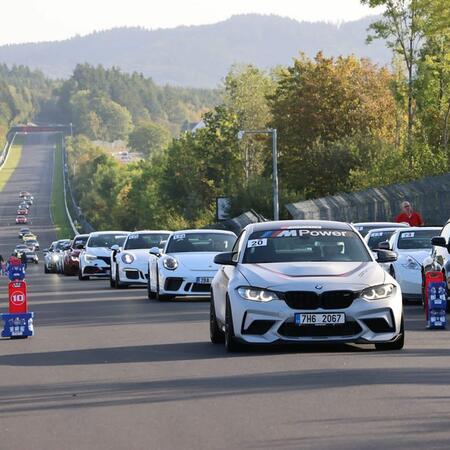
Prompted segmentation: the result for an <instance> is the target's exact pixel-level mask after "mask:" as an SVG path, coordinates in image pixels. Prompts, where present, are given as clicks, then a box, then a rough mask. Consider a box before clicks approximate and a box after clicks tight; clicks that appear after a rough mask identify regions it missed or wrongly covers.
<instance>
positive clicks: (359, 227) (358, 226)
mask: <svg viewBox="0 0 450 450" xmlns="http://www.w3.org/2000/svg"><path fill="white" fill-rule="evenodd" d="M352 225H353V226H354V227H355V230H356V231H358V233H359V234H360V235H361V236H362V237H364V236H365V235H366V234H367V233H368V232H369V231H370V230H373V229H375V228H407V227H409V225H408V224H407V223H397V222H358V223H354V224H352Z"/></svg>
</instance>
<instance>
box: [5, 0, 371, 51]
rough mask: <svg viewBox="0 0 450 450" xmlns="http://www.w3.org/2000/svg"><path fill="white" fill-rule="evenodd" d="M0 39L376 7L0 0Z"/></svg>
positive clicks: (308, 1) (348, 0) (308, 2)
mask: <svg viewBox="0 0 450 450" xmlns="http://www.w3.org/2000/svg"><path fill="white" fill-rule="evenodd" d="M1 10H2V21H1V28H0V44H9V43H18V42H36V41H48V40H59V39H66V38H68V37H71V36H74V35H76V34H81V35H84V34H88V33H90V32H92V31H94V30H104V29H109V28H113V27H118V26H137V25H138V26H143V27H146V28H172V27H176V26H178V25H200V24H207V23H214V22H218V21H221V20H224V19H227V18H228V17H230V16H231V15H233V14H245V13H260V14H278V15H281V16H287V17H291V18H293V19H297V20H306V21H319V20H325V21H332V22H340V21H347V20H354V19H358V18H360V17H363V16H366V15H368V14H374V13H376V12H379V11H374V10H371V9H369V8H367V7H365V6H362V5H361V4H360V1H359V0H70V1H68V0H21V1H20V0H19V1H18V0H15V1H14V0H13V1H2V6H1Z"/></svg>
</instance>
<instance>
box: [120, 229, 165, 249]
mask: <svg viewBox="0 0 450 450" xmlns="http://www.w3.org/2000/svg"><path fill="white" fill-rule="evenodd" d="M169 236H170V234H169V233H159V234H157V233H133V234H130V235H129V236H128V239H127V241H126V243H125V247H124V249H125V250H137V249H142V248H148V249H150V248H152V247H158V248H161V247H163V245H162V242H163V241H167V238H168V237H169Z"/></svg>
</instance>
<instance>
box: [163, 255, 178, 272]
mask: <svg viewBox="0 0 450 450" xmlns="http://www.w3.org/2000/svg"><path fill="white" fill-rule="evenodd" d="M162 263H163V266H164V268H165V269H167V270H175V269H176V268H177V267H178V261H177V260H176V259H175V258H174V257H173V256H166V257H165V258H164V259H163V262H162Z"/></svg>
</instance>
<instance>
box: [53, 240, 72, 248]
mask: <svg viewBox="0 0 450 450" xmlns="http://www.w3.org/2000/svg"><path fill="white" fill-rule="evenodd" d="M68 243H69V241H59V242H58V243H57V244H56V245H55V249H56V250H63V249H64V248H66V247H67V244H68Z"/></svg>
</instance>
